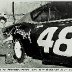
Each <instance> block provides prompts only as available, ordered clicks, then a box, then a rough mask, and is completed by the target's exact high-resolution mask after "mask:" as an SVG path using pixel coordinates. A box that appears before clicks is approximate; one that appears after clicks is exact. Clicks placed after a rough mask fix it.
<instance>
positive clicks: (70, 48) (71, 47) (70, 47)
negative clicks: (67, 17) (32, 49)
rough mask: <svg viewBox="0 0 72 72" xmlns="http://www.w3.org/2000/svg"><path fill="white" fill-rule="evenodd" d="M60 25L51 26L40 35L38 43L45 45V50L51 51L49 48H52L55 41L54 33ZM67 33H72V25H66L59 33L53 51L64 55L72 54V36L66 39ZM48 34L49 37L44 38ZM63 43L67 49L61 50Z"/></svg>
mask: <svg viewBox="0 0 72 72" xmlns="http://www.w3.org/2000/svg"><path fill="white" fill-rule="evenodd" d="M57 29H58V27H50V28H47V29H45V30H44V31H43V32H42V33H41V34H40V36H39V38H38V40H37V43H38V45H39V46H43V47H44V52H45V53H49V48H52V46H53V43H54V41H53V40H52V38H53V35H54V33H55V32H56V30H57ZM67 33H72V26H69V27H65V28H64V29H62V31H61V32H60V33H59V35H58V39H57V40H56V42H55V44H54V48H53V52H54V53H55V54H57V55H62V56H68V57H70V56H72V38H71V39H66V38H65V37H66V35H67ZM46 35H47V39H46V40H43V38H44V37H45V36H46ZM61 44H66V45H67V49H66V50H65V51H60V50H59V47H60V45H61Z"/></svg>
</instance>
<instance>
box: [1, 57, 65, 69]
mask: <svg viewBox="0 0 72 72" xmlns="http://www.w3.org/2000/svg"><path fill="white" fill-rule="evenodd" d="M0 68H66V67H63V66H57V65H43V64H42V61H41V60H36V59H32V58H31V57H27V59H25V60H24V62H23V63H17V62H16V63H13V64H5V57H0Z"/></svg>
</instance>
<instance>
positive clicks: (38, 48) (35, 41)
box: [4, 2, 72, 66]
mask: <svg viewBox="0 0 72 72" xmlns="http://www.w3.org/2000/svg"><path fill="white" fill-rule="evenodd" d="M71 8H72V6H71V3H70V2H51V3H48V4H46V5H43V6H41V7H39V8H37V9H36V10H34V11H32V12H30V13H27V14H26V15H25V16H24V17H23V18H21V19H20V20H18V22H17V23H16V24H14V25H12V26H9V27H6V28H5V30H4V36H5V37H6V38H8V37H10V39H11V40H12V43H13V49H14V54H13V57H14V58H15V59H17V61H18V62H23V60H24V59H25V55H27V56H30V57H32V58H34V59H40V60H42V63H43V64H55V65H65V66H72V11H71Z"/></svg>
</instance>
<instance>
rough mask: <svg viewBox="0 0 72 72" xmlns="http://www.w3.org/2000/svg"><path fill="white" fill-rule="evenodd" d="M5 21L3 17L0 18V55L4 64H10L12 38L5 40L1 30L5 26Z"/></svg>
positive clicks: (12, 59) (12, 52)
mask: <svg viewBox="0 0 72 72" xmlns="http://www.w3.org/2000/svg"><path fill="white" fill-rule="evenodd" d="M6 22H7V19H6V18H5V17H2V16H1V17H0V55H1V56H2V55H3V56H5V63H7V64H11V63H13V61H14V58H13V55H14V50H13V43H12V40H11V38H12V36H10V37H9V38H7V39H5V37H4V35H3V29H4V28H5V24H6Z"/></svg>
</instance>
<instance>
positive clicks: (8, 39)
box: [3, 35, 13, 43]
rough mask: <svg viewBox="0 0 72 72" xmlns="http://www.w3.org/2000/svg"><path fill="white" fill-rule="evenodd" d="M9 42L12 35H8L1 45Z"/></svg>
mask: <svg viewBox="0 0 72 72" xmlns="http://www.w3.org/2000/svg"><path fill="white" fill-rule="evenodd" d="M10 40H13V37H12V35H10V36H9V37H8V38H7V39H5V40H3V43H5V42H7V41H10Z"/></svg>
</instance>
